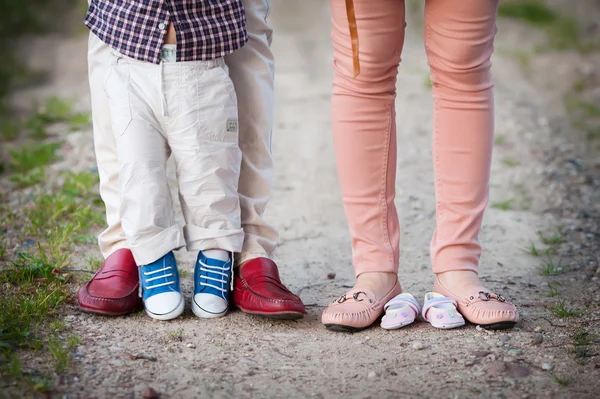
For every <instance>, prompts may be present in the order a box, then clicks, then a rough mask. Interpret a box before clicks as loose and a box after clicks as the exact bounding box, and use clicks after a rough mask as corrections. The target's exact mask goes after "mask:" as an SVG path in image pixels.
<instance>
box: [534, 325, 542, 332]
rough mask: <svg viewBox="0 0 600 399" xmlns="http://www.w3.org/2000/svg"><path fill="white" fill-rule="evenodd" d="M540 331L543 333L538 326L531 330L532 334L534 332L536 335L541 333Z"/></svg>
mask: <svg viewBox="0 0 600 399" xmlns="http://www.w3.org/2000/svg"><path fill="white" fill-rule="evenodd" d="M542 331H543V330H542V327H540V326H537V327H536V328H534V329H533V332H536V333H541V332H542Z"/></svg>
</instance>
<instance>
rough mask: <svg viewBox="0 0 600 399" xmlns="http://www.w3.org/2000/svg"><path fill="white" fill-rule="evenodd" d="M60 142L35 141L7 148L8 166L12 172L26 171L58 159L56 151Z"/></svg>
mask: <svg viewBox="0 0 600 399" xmlns="http://www.w3.org/2000/svg"><path fill="white" fill-rule="evenodd" d="M59 148H60V143H54V142H52V143H35V144H32V145H28V146H24V147H22V148H20V149H15V150H9V151H8V153H9V155H10V158H11V160H10V168H11V170H12V171H13V172H14V173H26V172H29V171H30V170H33V169H35V168H39V167H43V166H46V165H48V164H49V163H52V162H54V161H56V160H58V159H59V158H58V156H57V155H56V151H57V150H58V149H59Z"/></svg>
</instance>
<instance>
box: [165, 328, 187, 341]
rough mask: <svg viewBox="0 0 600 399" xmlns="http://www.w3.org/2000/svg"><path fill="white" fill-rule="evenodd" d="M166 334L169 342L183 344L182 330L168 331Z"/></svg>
mask: <svg viewBox="0 0 600 399" xmlns="http://www.w3.org/2000/svg"><path fill="white" fill-rule="evenodd" d="M167 334H168V335H169V339H170V340H172V341H178V342H183V329H178V330H175V331H169V332H168V333H167Z"/></svg>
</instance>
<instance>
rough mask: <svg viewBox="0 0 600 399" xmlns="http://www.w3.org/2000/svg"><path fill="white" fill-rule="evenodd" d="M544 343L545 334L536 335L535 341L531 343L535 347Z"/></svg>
mask: <svg viewBox="0 0 600 399" xmlns="http://www.w3.org/2000/svg"><path fill="white" fill-rule="evenodd" d="M542 342H544V335H543V334H539V333H538V334H535V335H534V336H533V339H532V341H531V343H532V344H534V345H539V344H541V343H542Z"/></svg>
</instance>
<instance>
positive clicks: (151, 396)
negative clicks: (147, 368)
mask: <svg viewBox="0 0 600 399" xmlns="http://www.w3.org/2000/svg"><path fill="white" fill-rule="evenodd" d="M142 396H143V397H144V398H145V399H158V398H159V397H160V395H159V394H158V392H156V391H155V390H154V389H152V388H150V387H147V388H146V389H144V392H143V393H142Z"/></svg>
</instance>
